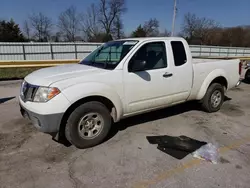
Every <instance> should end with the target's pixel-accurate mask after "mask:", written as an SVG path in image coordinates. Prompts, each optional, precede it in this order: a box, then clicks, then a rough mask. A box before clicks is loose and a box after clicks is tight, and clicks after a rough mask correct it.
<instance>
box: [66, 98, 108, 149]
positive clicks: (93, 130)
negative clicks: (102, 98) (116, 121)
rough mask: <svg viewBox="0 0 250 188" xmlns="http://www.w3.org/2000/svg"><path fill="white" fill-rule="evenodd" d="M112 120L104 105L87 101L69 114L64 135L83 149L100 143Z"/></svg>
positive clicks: (106, 133)
mask: <svg viewBox="0 0 250 188" xmlns="http://www.w3.org/2000/svg"><path fill="white" fill-rule="evenodd" d="M111 124H112V120H111V116H110V113H109V111H108V109H107V108H106V106H105V105H103V104H102V103H100V102H87V103H85V104H82V105H80V106H79V107H77V108H76V109H75V110H74V111H73V112H72V113H71V115H70V116H69V119H68V121H67V124H66V127H65V136H66V138H67V140H68V141H69V142H71V144H73V145H74V146H76V147H77V148H79V149H84V148H88V147H92V146H95V145H98V144H100V143H101V142H102V141H103V140H104V139H105V138H106V136H107V135H108V133H109V130H110V128H111Z"/></svg>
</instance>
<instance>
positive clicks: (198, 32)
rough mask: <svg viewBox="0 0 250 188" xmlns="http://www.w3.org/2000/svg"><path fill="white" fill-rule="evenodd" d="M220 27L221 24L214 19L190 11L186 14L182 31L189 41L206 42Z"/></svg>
mask: <svg viewBox="0 0 250 188" xmlns="http://www.w3.org/2000/svg"><path fill="white" fill-rule="evenodd" d="M218 27H219V24H218V23H217V22H215V21H214V20H212V19H209V18H205V17H202V18H199V17H197V16H196V15H195V14H191V13H188V14H186V15H185V16H184V22H183V26H182V32H181V33H182V35H183V36H184V37H185V38H186V39H187V40H188V41H189V42H192V43H198V44H204V43H206V42H207V40H208V39H209V38H210V35H211V33H213V31H214V30H215V29H217V28H218Z"/></svg>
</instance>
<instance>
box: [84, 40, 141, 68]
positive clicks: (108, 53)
mask: <svg viewBox="0 0 250 188" xmlns="http://www.w3.org/2000/svg"><path fill="white" fill-rule="evenodd" d="M137 42H138V41H136V40H122V41H110V42H107V43H105V44H103V45H102V46H100V47H99V48H97V49H96V50H95V51H93V52H92V53H90V54H89V55H88V56H87V57H86V58H84V59H83V60H82V61H81V62H80V64H83V65H89V66H96V67H100V68H104V69H114V68H115V67H116V66H117V65H118V64H119V63H120V62H121V60H122V59H123V58H124V57H125V56H126V55H127V53H128V52H129V51H130V50H131V49H132V48H133V47H134V46H135V45H136V44H137Z"/></svg>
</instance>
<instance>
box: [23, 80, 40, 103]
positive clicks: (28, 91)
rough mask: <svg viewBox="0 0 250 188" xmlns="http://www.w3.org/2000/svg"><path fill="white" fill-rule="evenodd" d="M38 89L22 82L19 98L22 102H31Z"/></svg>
mask: <svg viewBox="0 0 250 188" xmlns="http://www.w3.org/2000/svg"><path fill="white" fill-rule="evenodd" d="M37 89H38V87H37V86H35V85H31V84H29V83H28V82H24V83H23V85H22V91H21V98H22V100H23V101H32V100H33V98H34V96H35V93H36V91H37Z"/></svg>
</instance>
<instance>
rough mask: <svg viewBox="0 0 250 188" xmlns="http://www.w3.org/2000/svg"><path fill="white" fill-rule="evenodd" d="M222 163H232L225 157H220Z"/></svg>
mask: <svg viewBox="0 0 250 188" xmlns="http://www.w3.org/2000/svg"><path fill="white" fill-rule="evenodd" d="M220 162H221V163H222V164H228V163H230V161H229V160H227V159H225V158H224V157H220Z"/></svg>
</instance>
